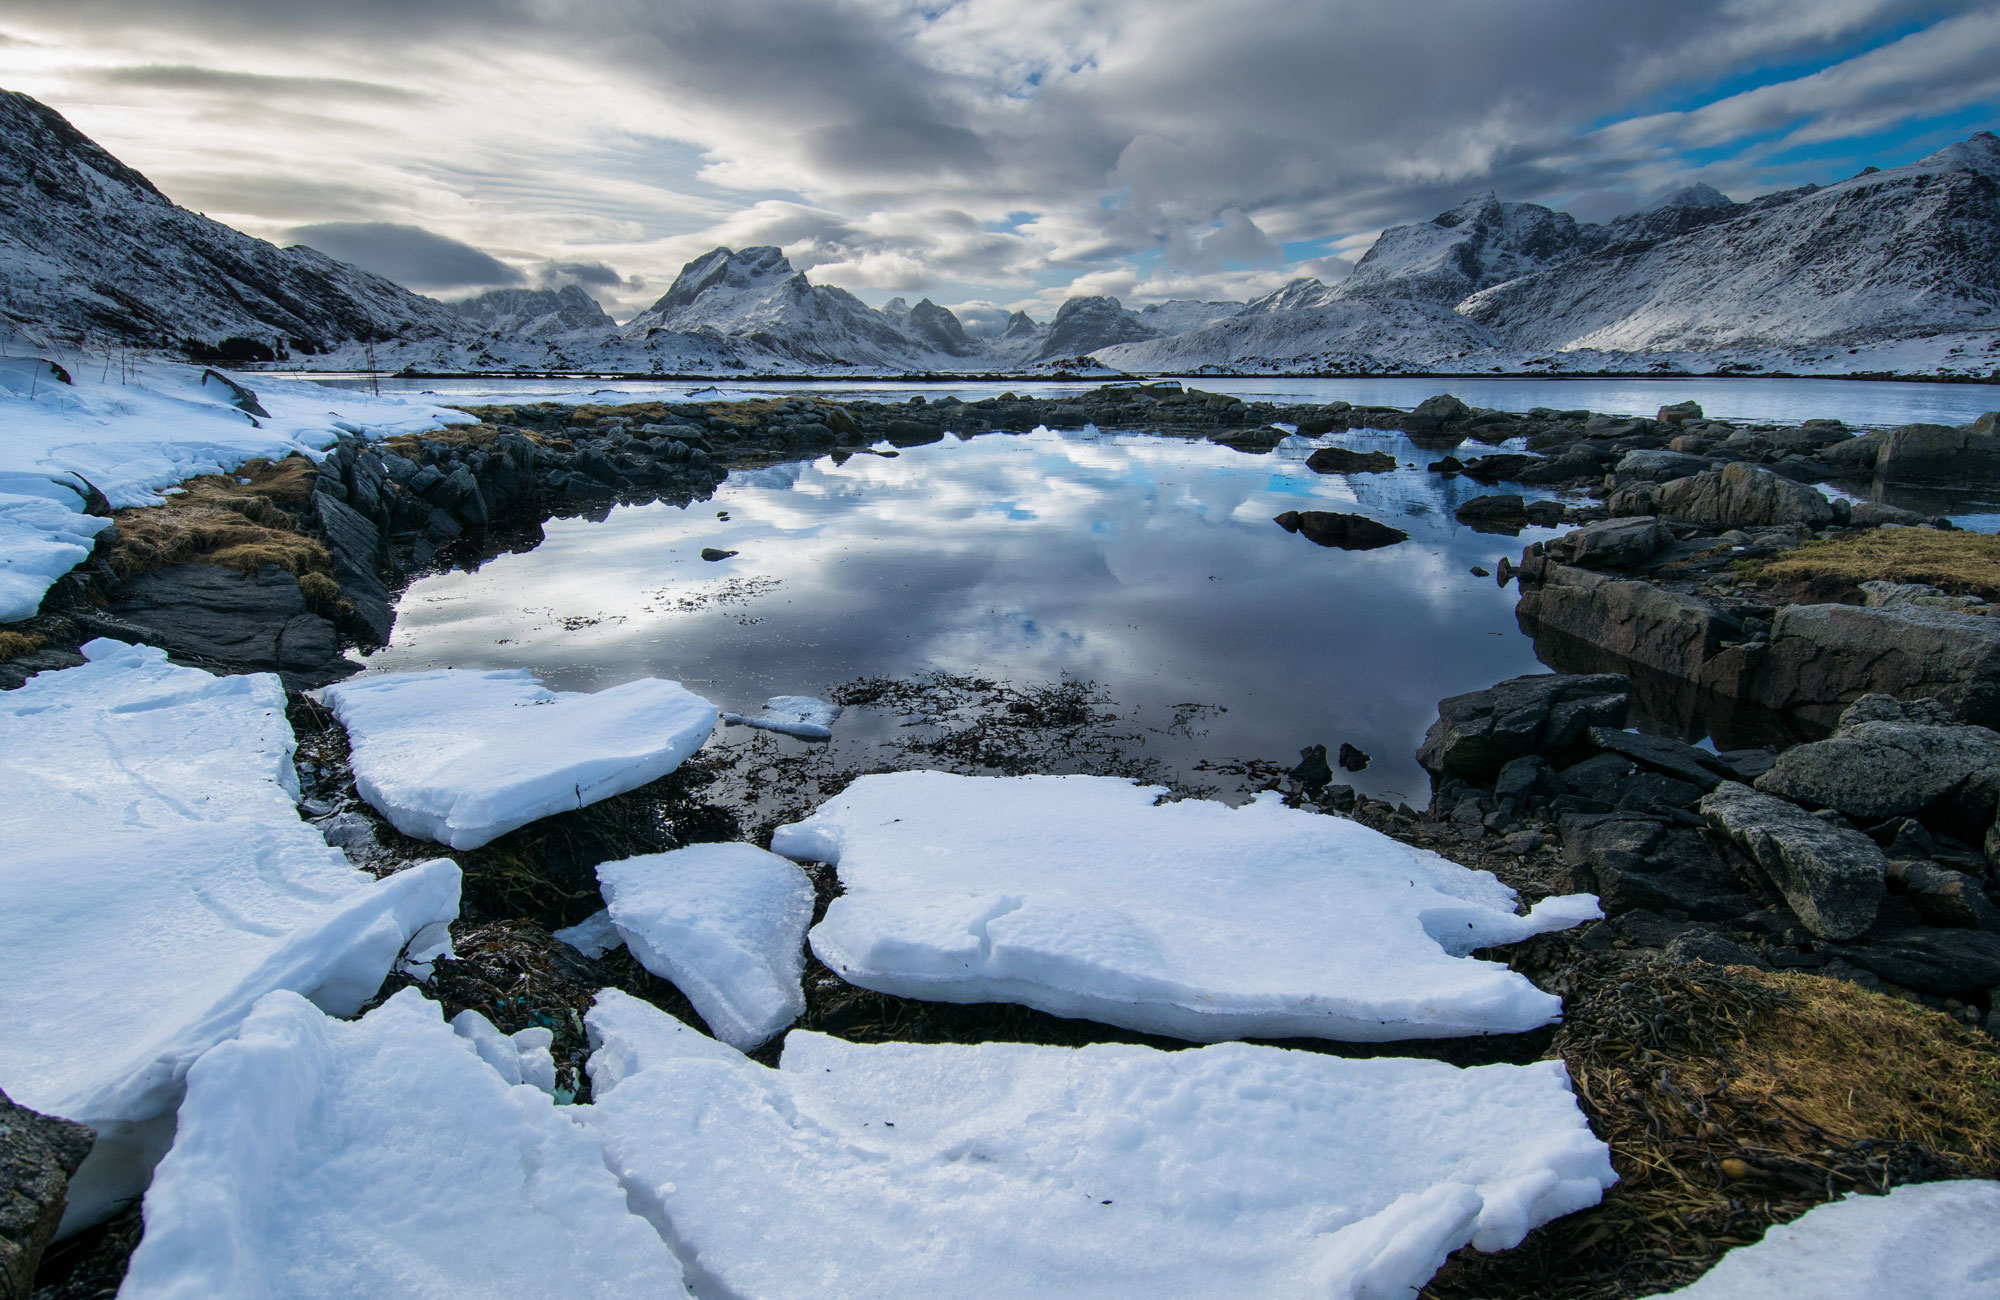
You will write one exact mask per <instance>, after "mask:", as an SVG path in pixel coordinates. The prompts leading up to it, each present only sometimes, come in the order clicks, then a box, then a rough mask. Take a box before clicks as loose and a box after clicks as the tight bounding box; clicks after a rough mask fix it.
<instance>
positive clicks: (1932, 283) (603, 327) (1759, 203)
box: [0, 91, 2000, 377]
mask: <svg viewBox="0 0 2000 1300" xmlns="http://www.w3.org/2000/svg"><path fill="white" fill-rule="evenodd" d="M0 295H4V297H0V318H5V320H6V321H8V322H10V323H11V324H12V326H13V328H14V332H16V333H18V334H21V335H23V336H25V337H28V338H38V339H47V340H49V341H51V342H60V341H71V342H77V341H81V342H85V343H86V344H97V345H104V344H121V345H126V346H137V347H149V348H169V349H182V350H186V351H188V352H189V353H190V354H192V355H197V356H201V357H222V358H225V359H229V360H235V361H239V362H248V361H255V360H269V359H287V360H289V361H291V362H292V363H293V364H297V365H320V366H335V365H338V366H347V365H353V364H356V363H358V362H359V361H360V360H361V359H362V358H363V356H364V355H373V356H374V357H375V359H376V362H377V364H378V365H384V366H387V367H389V368H395V367H401V366H410V367H413V368H416V369H419V370H442V371H452V370H514V369H525V370H545V369H591V370H619V371H626V372H639V373H645V372H652V373H663V374H713V373H722V372H758V373H789V374H798V373H842V372H846V373H855V372H870V373H888V372H970V371H1002V372H1016V371H1019V372H1036V371H1042V372H1049V371H1057V370H1066V369H1067V370H1076V369H1081V368H1086V367H1092V366H1102V367H1110V368H1114V369H1118V370H1125V371H1131V372H1135V373H1159V372H1169V373H1204V372H1215V371H1230V372H1239V373H1287V372H1293V373H1297V372H1306V373H1319V372H1330V373H1423V372H1445V373H1451V372H1481V373H1487V372H1511V371H1531V372H1540V371H1582V370H1605V371H1641V372H1656V371H1661V370H1696V371H1710V370H1718V369H1720V370H1731V369H1734V370H1758V369H1763V370H1793V371H1798V372H1802V373H1847V372H1875V371H1893V372H1898V373H1960V374H1968V375H1977V376H1980V377H1985V376H1987V375H1988V374H1989V373H1991V372H1993V371H1994V370H1995V369H1996V368H2000V139H1996V138H1995V137H1994V136H1993V135H1992V134H1991V133H1987V132H1981V133H1980V134H1978V135H1975V136H1973V137H1972V138H1971V139H1969V140H1966V141H1963V142H1961V143H1959V144H1955V145H1952V146H1950V147H1948V148H1946V149H1942V150H1940V151H1939V152H1937V153H1935V154H1932V155H1931V156H1929V157H1927V158H1925V159H1922V160H1921V161H1919V162H1916V163H1912V164H1910V165H1909V166H1906V167H1899V168H1896V169H1894V170H1890V171H1877V170H1876V169H1874V168H1870V169H1868V170H1867V171H1864V172H1863V173H1862V174H1861V175H1859V176H1856V177H1853V178H1852V179H1849V180H1846V181H1842V182H1840V183H1838V184H1835V185H1829V186H1825V187H1815V186H1806V187H1804V188H1802V189H1797V190H1788V191H1784V192H1782V193H1777V194H1769V195H1765V196H1763V197H1762V198H1759V199H1755V200H1752V201H1751V202H1748V203H1736V202H1733V201H1731V200H1730V199H1729V198H1727V197H1726V196H1724V195H1723V194H1721V193H1719V192H1717V191H1716V190H1714V189H1711V188H1709V187H1707V186H1694V187H1691V188H1688V189H1684V190H1681V191H1678V192H1677V193H1674V194H1671V195H1669V196H1667V197H1666V198H1664V199H1661V200H1659V201H1658V202H1656V203H1654V204H1652V205H1651V206H1649V207H1647V208H1645V209H1644V210H1643V211H1640V212H1635V213H1631V214H1629V215H1627V216H1623V217H1620V218H1618V219H1616V220H1614V221H1610V222H1606V223H1604V224H1602V225H1592V224H1586V223H1581V222H1578V221H1576V220H1575V219H1574V218H1572V217H1570V216H1569V215H1567V214H1565V213H1562V212H1557V211H1554V210H1551V209H1549V208H1545V207H1542V206H1539V205H1537V204H1533V203H1506V202H1502V201H1500V200H1499V199H1498V198H1496V197H1495V196H1493V195H1491V194H1488V195H1484V196H1482V197H1479V198H1475V199H1472V200H1469V201H1467V202H1465V203H1463V204H1460V205H1459V206H1458V207H1456V208H1453V209H1452V210H1451V211H1449V212H1446V213H1443V214H1442V215H1440V216H1438V217H1436V218H1434V219H1432V220H1430V221H1427V222H1419V223H1415V224H1412V225H1405V226H1394V227H1391V228H1390V229H1388V230H1385V231H1384V232H1383V233H1382V235H1381V236H1380V237H1379V238H1378V239H1377V240H1376V242H1375V244H1374V246H1373V247H1371V248H1370V249H1369V250H1368V252H1367V254H1366V255H1365V256H1364V257H1362V259H1361V261H1360V262H1359V263H1358V264H1357V265H1356V267H1355V269H1354V271H1353V273H1352V274H1351V275H1349V276H1348V278H1347V279H1345V280H1343V281H1341V282H1339V283H1338V284H1334V285H1327V284H1323V283H1321V282H1320V281H1318V280H1312V279H1302V280H1296V281H1293V282H1292V283H1291V284H1288V285H1286V286H1285V287H1284V288H1282V289H1280V290H1278V291H1277V292H1276V293H1273V294H1270V295H1268V296H1266V297H1264V298H1260V299H1258V300H1256V301H1254V302H1250V303H1233V302H1167V303H1160V304H1156V305H1153V306H1150V307H1147V308H1145V309H1144V310H1142V311H1131V310H1127V309H1126V308H1125V307H1124V306H1123V305H1122V304H1120V303H1119V301H1118V300H1117V299H1115V298H1108V297H1087V298H1072V299H1070V300H1069V301H1068V302H1065V303H1064V304H1063V305H1062V306H1061V308H1060V309H1059V310H1058V311H1057V312H1056V314H1055V317H1054V318H1053V319H1052V320H1049V321H1047V322H1039V323H1038V322H1036V321H1035V320H1033V319H1032V318H1030V317H1029V316H1027V315H1026V314H1024V313H1020V312H1016V313H1015V314H1014V315H1013V316H1012V317H1011V318H1010V319H1009V320H1008V322H1007V324H1006V326H1005V328H1004V329H1002V330H1000V331H998V332H985V333H978V334H975V333H971V332H968V331H967V330H966V329H965V327H964V325H963V324H962V322H960V321H959V320H958V318H957V317H955V316H954V315H953V314H952V313H951V312H950V311H949V310H947V309H946V308H944V307H940V306H938V305H937V304H936V303H933V302H931V301H930V300H929V299H924V300H922V301H920V302H918V303H917V304H916V305H915V306H910V305H909V304H908V303H906V302H905V301H904V300H902V299H900V298H899V299H895V300H893V301H891V302H889V303H888V304H886V305H885V306H883V307H882V308H879V309H877V308H871V307H869V306H868V305H867V304H866V303H864V302H862V301H861V300H860V299H859V298H857V297H855V296H854V295H853V294H851V293H848V292H847V291H845V290H843V289H838V288H834V287H831V286H827V285H815V284H813V283H812V282H811V281H810V280H809V279H808V278H807V277H806V275H805V274H803V273H802V272H799V271H796V270H794V269H793V267H792V265H791V263H790V262H789V261H787V260H786V258H785V256H784V254H783V253H782V252H781V251H780V250H779V249H776V248H770V247H760V248H745V249H738V250H731V249H727V248H718V249H715V250H713V251H712V252H709V253H707V254H704V255H703V256H701V257H698V258H696V259H695V260H694V261H692V262H690V263H688V264H687V266H686V267H684V268H683V269H682V270H681V273H680V275H679V276H678V277H677V278H676V279H675V281H674V283H673V285H672V287H671V288H669V289H668V290H667V292H666V293H665V294H664V295H663V296H662V297H661V298H660V299H659V300H658V301H657V302H655V303H654V304H653V305H652V306H650V307H648V308H647V309H646V310H645V311H643V312H640V313H639V314H638V315H637V316H634V317H633V318H632V319H631V320H629V321H627V322H625V323H624V324H623V325H622V326H621V325H619V324H618V323H617V322H615V321H613V320H612V319H611V318H610V317H609V316H607V315H606V314H605V312H604V310H603V309H602V308H601V307H600V306H599V305H598V304H597V303H596V301H594V300H593V299H592V298H591V297H590V295H589V294H587V293H585V292H584V291H583V290H582V289H580V288H577V287H575V286H567V287H563V288H559V289H502V290H495V291H492V292H489V293H486V294H482V295H480V296H478V297H476V298H472V299H469V300H467V301H463V302H458V303H451V304H447V303H443V302H439V301H436V300H434V299H431V298H427V297H425V296H423V295H421V294H416V293H412V292H410V291H409V290H406V289H404V288H402V287H401V286H399V285H396V284H393V283H391V282H390V281H388V280H385V279H383V278H382V277H380V276H378V275H374V274H371V273H370V272H367V271H363V270H361V269H360V268H358V267H354V266H350V265H347V264H346V263H342V262H338V261H335V260H334V259H332V258H330V257H327V256H325V255H324V254H322V253H319V252H317V251H316V250H314V249H311V248H307V247H303V246H300V247H294V248H286V249H280V248H277V247H276V246H274V245H272V244H268V243H266V242H264V241H262V240H258V239H252V238H251V237H249V236H247V235H244V234H242V233H240V232H238V231H235V230H232V229H230V228H229V227H227V226H225V225H223V224H221V223H220V222H216V221H212V220H210V219H208V218H207V217H204V216H201V215H199V214H197V213H193V212H189V211H187V210H186V209H184V208H181V207H178V206H176V205H175V204H174V203H172V202H171V201H170V200H169V199H168V198H167V197H166V196H165V195H163V194H161V193H160V192H159V190H158V189H156V188H155V187H154V186H153V185H152V183H151V182H149V181H148V180H147V179H146V178H145V177H144V176H141V175H140V174H139V173H138V172H136V171H134V170H132V169H131V168H129V167H127V166H125V165H124V164H123V163H121V162H119V161H118V160H117V159H116V158H114V157H112V156H111V155H110V154H109V153H107V152H106V151H104V150H103V149H102V148H100V147H99V146H98V145H96V144H95V143H93V142H92V141H91V140H89V139H88V138H87V137H85V136H84V135H83V134H82V133H81V132H79V131H77V130H76V129H75V128H74V127H72V126H71V125H70V124H69V123H68V122H67V121H65V120H64V119H63V117H62V116H61V115H60V114H58V113H56V112H55V111H54V110H53V109H50V108H48V107H46V106H45V105H42V104H40V103H38V102H36V101H35V100H33V99H30V98H28V97H27V96H25V95H19V94H13V93H10V92H6V91H0Z"/></svg>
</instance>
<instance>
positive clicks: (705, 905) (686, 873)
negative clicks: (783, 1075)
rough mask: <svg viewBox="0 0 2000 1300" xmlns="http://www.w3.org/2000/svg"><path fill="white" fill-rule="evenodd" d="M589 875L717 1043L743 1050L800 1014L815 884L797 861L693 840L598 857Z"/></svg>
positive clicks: (628, 939)
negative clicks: (604, 859) (647, 850)
mask: <svg viewBox="0 0 2000 1300" xmlns="http://www.w3.org/2000/svg"><path fill="white" fill-rule="evenodd" d="M597 882H598V884H599V885H601V886H602V887H603V890H604V901H605V902H606V903H607V904H609V907H608V909H607V910H608V911H609V912H610V913H611V922H612V924H613V925H615V926H616V927H617V928H618V933H619V934H620V935H622V936H623V937H624V940H625V945H626V947H628V948H630V949H631V950H632V955H633V956H634V957H637V958H638V959H639V964H640V965H642V966H644V967H645V968H646V969H647V970H649V971H651V972H653V974H655V975H658V976H659V977H660V978H661V979H663V980H668V981H670V982H671V983H672V984H673V986H674V987H675V988H677V989H679V990H680V991H681V992H682V993H684V994H686V995H687V1000H688V1001H689V1002H692V1003H693V1004H694V1009H695V1010H696V1011H699V1012H700V1013H701V1018H702V1019H703V1020H704V1021H706V1022H707V1024H708V1027H709V1030H710V1031H711V1032H712V1033H714V1035H715V1036H716V1037H717V1038H719V1039H721V1040H722V1041H723V1042H725V1043H728V1044H729V1045H730V1046H731V1047H735V1048H739V1049H741V1050H742V1051H746V1052H747V1051H750V1050H752V1049H753V1048H756V1047H758V1046H760V1045H762V1044H763V1043H765V1042H768V1041H769V1040H770V1038H771V1036H772V1035H773V1034H776V1033H777V1032H778V1031H780V1030H782V1029H783V1028H784V1027H785V1026H787V1025H789V1024H791V1023H792V1022H793V1021H794V1020H797V1019H798V1018H799V1017H800V1016H801V1015H802V1014H804V1012H805V1009H806V999H805V993H804V991H803V990H802V989H801V988H800V983H799V982H800V980H801V979H803V978H804V976H805V967H806V954H805V938H806V927H807V926H809V925H811V924H812V914H813V885H812V881H811V880H810V879H809V878H808V877H807V876H806V873H805V872H804V871H802V870H800V869H799V866H798V864H797V863H795V862H792V861H790V860H789V859H786V858H781V857H779V856H778V855H777V854H775V853H767V852H766V851H764V850H763V849H760V848H758V847H757V846H756V845H754V844H691V845H689V846H688V847H686V848H684V849H674V850H673V851H671V852H668V853H648V854H644V855H641V856H639V857H635V858H624V859H621V860H620V861H617V862H605V863H600V864H599V865H598V868H597Z"/></svg>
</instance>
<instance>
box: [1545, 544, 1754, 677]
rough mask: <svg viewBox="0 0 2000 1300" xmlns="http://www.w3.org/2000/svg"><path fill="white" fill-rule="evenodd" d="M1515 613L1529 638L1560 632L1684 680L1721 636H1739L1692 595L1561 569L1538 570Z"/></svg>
mask: <svg viewBox="0 0 2000 1300" xmlns="http://www.w3.org/2000/svg"><path fill="white" fill-rule="evenodd" d="M1515 614H1516V616H1517V617H1518V618H1519V619H1520V620H1521V622H1522V624H1523V625H1525V626H1527V627H1528V628H1529V629H1530V631H1531V632H1538V631H1540V630H1549V631H1555V632H1560V633H1563V634H1565V635H1567V636H1570V637H1574V638H1576V639H1577V640H1579V641H1583V642H1586V643H1588V644H1590V645H1593V646H1596V647H1598V648H1600V649H1602V650H1605V651H1607V652H1609V653H1611V654H1614V655H1617V656H1618V657H1619V658H1621V659H1624V660H1627V661H1629V662H1631V663H1635V664H1641V665H1644V666H1646V667H1648V668H1655V669H1658V670H1659V671H1661V672H1665V673H1669V674H1671V675H1673V676H1675V677H1679V678H1682V679H1684V680H1688V681H1693V680H1696V679H1697V678H1699V677H1700V676H1701V671H1702V666H1703V664H1705V663H1706V662H1707V661H1708V659H1709V658H1710V656H1712V655H1714V654H1715V653H1716V651H1717V650H1718V649H1719V648H1720V646H1721V643H1722V640H1723V639H1724V637H1726V636H1731V635H1735V634H1737V633H1739V632H1740V631H1741V628H1740V626H1739V624H1738V623H1737V622H1736V620H1734V619H1732V618H1730V617H1729V616H1728V615H1726V614H1724V613H1722V612H1721V611H1720V610H1718V609H1716V608H1715V607H1714V606H1712V605H1710V604H1708V603H1707V602H1706V601H1704V600H1701V599H1700V598H1698V597H1695V596H1688V595H1683V594H1681V593H1680V592H1675V591H1669V590H1667V589H1666V588H1664V587H1656V586H1654V585H1653V584H1652V583H1650V582H1638V581H1634V580H1629V579H1619V578H1612V577H1607V576H1606V575H1604V574H1601V573H1593V572H1591V571H1590V570H1588V569H1578V568H1574V567H1572V566H1569V565H1563V564H1546V565H1544V566H1543V567H1542V580H1541V583H1540V584H1539V585H1536V586H1531V587H1529V588H1528V589H1527V590H1526V591H1524V592H1522V593H1521V600H1520V603H1519V604H1518V605H1517V606H1516V607H1515Z"/></svg>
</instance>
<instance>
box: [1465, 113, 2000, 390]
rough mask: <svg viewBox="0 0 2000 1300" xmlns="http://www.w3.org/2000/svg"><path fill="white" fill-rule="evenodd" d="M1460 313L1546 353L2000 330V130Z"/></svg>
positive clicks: (1588, 260)
mask: <svg viewBox="0 0 2000 1300" xmlns="http://www.w3.org/2000/svg"><path fill="white" fill-rule="evenodd" d="M1459 309H1460V310H1461V311H1463V312H1464V313H1465V314H1466V315H1468V316H1470V317H1472V318H1473V319H1474V320H1476V321H1479V322H1480V323H1481V324H1483V325H1485V326H1487V327H1488V328H1489V329H1491V330H1493V332H1494V333H1495V334H1497V335H1499V336H1500V337H1501V338H1503V339H1505V340H1507V341H1508V342H1509V343H1511V344H1512V345H1514V346H1516V347H1520V348H1528V349H1546V350H1558V349H1568V348H1579V347H1583V348H1603V349H1612V350H1619V351H1639V350H1642V349H1653V350H1673V351H1684V350H1708V349H1715V348H1723V347H1731V348H1735V347H1798V346H1811V345H1815V344H1820V345H1836V346H1847V345H1854V344H1863V343H1875V342H1879V341H1882V340H1885V339H1893V338H1903V337H1909V336H1912V335H1925V334H1933V333H1938V332H1941V331H1945V330H1969V329H1990V328H1993V327H1995V326H2000V139H1996V138H1995V137H1994V136H1992V135H1991V134H1988V133H1984V132H1982V133H1981V134H1979V135H1976V136H1974V137H1972V139H1970V140H1967V141H1964V142H1962V143H1960V144H1955V145H1952V146H1950V147H1949V148H1946V149H1942V150H1940V151H1939V152H1937V153H1934V154H1932V155H1930V156H1929V157H1928V158H1925V159H1923V160H1921V161H1919V162H1916V163H1912V164H1911V165H1909V166H1907V167H1899V168H1896V169H1895V170H1893V171H1883V172H1873V173H1863V174H1862V175H1860V176H1856V177H1854V178H1853V179H1851V180H1846V181H1842V182H1841V183H1839V184H1838V185H1829V186H1827V187H1826V188H1824V189H1819V190H1813V191H1810V192H1795V193H1794V194H1793V195H1791V196H1789V197H1788V198H1787V199H1786V201H1784V202H1780V203H1775V204H1771V205H1769V206H1762V205H1760V206H1759V207H1758V208H1757V209H1756V210H1753V211H1747V212H1745V214H1744V215H1742V216H1733V217H1729V218H1728V219H1726V220H1722V221H1718V222H1714V223H1712V224H1707V225H1703V226H1700V227H1698V228H1696V229H1694V230H1691V231H1689V232H1688V233H1686V234H1682V235H1679V236H1678V237H1674V238H1668V239H1663V240H1659V241H1657V242H1653V241H1648V240H1644V239H1636V240H1629V241H1623V242H1618V243H1612V244H1609V245H1608V246H1606V247H1604V248H1602V249H1601V250H1598V251H1597V252H1595V253H1592V254H1590V255H1587V256H1584V257H1580V258H1577V259H1575V260H1573V261H1571V262H1569V263H1566V264H1564V265H1562V266H1558V267H1554V268H1551V269H1548V270H1544V271H1541V272H1539V273H1535V274H1529V275H1525V276H1523V277H1521V278H1519V279H1517V280H1514V281H1512V282H1510V283H1506V284H1502V285H1498V286H1496V287H1493V288H1489V289H1486V290H1485V291H1484V292H1481V293H1478V294H1475V295H1473V296H1472V297H1470V298H1468V299H1467V300H1466V301H1465V302H1463V303H1461V304H1460V307H1459Z"/></svg>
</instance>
